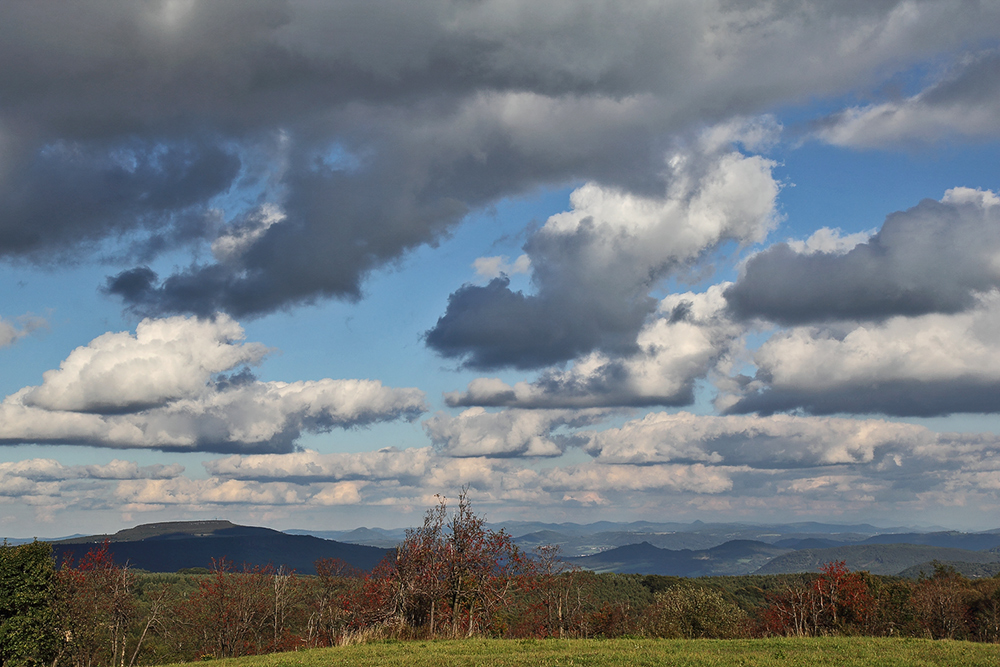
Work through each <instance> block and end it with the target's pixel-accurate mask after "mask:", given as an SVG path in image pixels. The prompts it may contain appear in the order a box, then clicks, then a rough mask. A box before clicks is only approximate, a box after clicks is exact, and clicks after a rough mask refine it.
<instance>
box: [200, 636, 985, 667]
mask: <svg viewBox="0 0 1000 667" xmlns="http://www.w3.org/2000/svg"><path fill="white" fill-rule="evenodd" d="M200 664H204V663H200ZM212 664H213V665H215V666H216V667H340V666H344V667H347V666H352V667H353V666H356V665H357V666H367V665H371V666H373V667H374V666H376V665H378V666H379V667H383V666H386V667H393V666H396V665H398V666H399V667H404V666H406V667H431V666H437V665H470V666H471V665H477V666H478V665H482V666H483V667H515V666H516V667H521V666H523V667H533V666H535V665H560V666H570V665H572V666H574V667H585V666H593V667H603V666H605V665H606V666H608V667H612V666H614V667H619V666H625V667H632V666H635V667H638V666H645V665H650V666H652V665H658V666H663V665H669V666H671V667H675V666H676V667H722V666H729V665H734V666H736V665H739V666H742V667H772V666H775V667H777V666H778V665H780V666H782V667H812V666H814V665H829V666H830V667H904V666H906V667H910V666H920V667H929V666H931V665H935V666H937V665H941V666H945V665H947V666H954V667H980V666H982V667H997V666H998V665H1000V645H997V644H973V643H970V642H957V641H932V640H924V639H872V638H843V637H833V638H806V639H753V640H707V639H706V640H654V639H611V640H597V639H594V640H556V639H547V640H506V641H505V640H478V639H470V640H460V641H412V642H376V643H372V644H362V645H357V646H347V647H342V648H332V649H316V650H311V651H300V652H296V653H276V654H272V655H265V656H255V657H250V658H236V659H231V660H218V661H213V662H212Z"/></svg>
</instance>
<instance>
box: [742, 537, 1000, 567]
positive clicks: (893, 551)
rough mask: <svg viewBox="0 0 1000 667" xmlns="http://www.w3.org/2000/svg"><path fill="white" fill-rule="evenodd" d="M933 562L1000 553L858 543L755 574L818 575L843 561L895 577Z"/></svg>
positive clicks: (984, 559)
mask: <svg viewBox="0 0 1000 667" xmlns="http://www.w3.org/2000/svg"><path fill="white" fill-rule="evenodd" d="M933 560H939V561H959V562H967V563H990V562H997V561H1000V554H997V553H991V552H989V551H969V550H967V549H951V548H948V547H935V546H927V545H918V544H858V545H851V546H845V547H833V548H830V549H801V550H799V551H793V552H791V553H786V554H784V555H782V556H778V557H776V558H775V559H774V560H772V561H771V562H769V563H767V564H766V565H764V566H762V567H761V568H760V569H759V570H757V572H756V574H787V573H793V572H817V571H818V570H819V568H820V567H821V566H822V565H824V564H826V563H830V562H833V561H844V562H845V563H846V565H847V567H848V569H850V570H867V571H868V572H871V573H872V574H898V573H900V572H902V571H903V570H905V569H906V568H909V567H912V566H914V565H918V564H920V563H926V562H929V561H933Z"/></svg>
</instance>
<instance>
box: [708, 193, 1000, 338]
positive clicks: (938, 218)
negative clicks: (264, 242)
mask: <svg viewBox="0 0 1000 667" xmlns="http://www.w3.org/2000/svg"><path fill="white" fill-rule="evenodd" d="M998 252H1000V201H998V200H997V198H996V196H995V195H993V194H992V193H989V192H980V191H974V190H968V189H966V188H956V189H954V190H950V191H948V193H946V195H945V197H944V198H943V199H942V200H941V201H939V202H938V201H934V200H930V199H926V200H924V201H922V202H920V204H918V205H917V206H914V207H913V208H911V209H908V210H906V211H901V212H898V213H894V214H892V215H890V216H888V217H887V218H886V221H885V223H884V224H883V226H882V229H881V230H880V231H879V232H878V233H877V234H875V235H874V236H873V237H872V238H871V239H870V240H869V241H868V242H867V243H862V244H859V245H858V246H856V247H855V248H853V249H852V250H850V251H848V252H846V253H836V252H816V253H811V254H807V253H799V252H796V251H794V250H792V249H791V248H790V247H789V246H788V244H784V243H780V244H777V245H774V246H772V247H770V248H768V249H767V250H764V251H763V252H761V253H760V254H758V255H756V256H754V257H752V258H750V260H749V261H748V262H747V264H746V268H745V270H744V272H743V275H742V276H741V277H740V279H739V280H738V281H737V283H736V284H735V285H734V286H732V287H730V288H729V289H728V290H727V291H726V299H727V300H728V301H729V305H730V309H731V311H732V312H733V314H734V316H735V317H737V318H742V319H750V318H763V319H766V320H770V321H772V322H777V323H779V324H785V325H795V324H805V323H810V322H829V321H833V320H871V319H875V320H878V319H884V318H887V317H892V316H894V315H907V316H916V315H923V314H926V313H957V312H960V311H963V310H966V309H968V308H971V307H973V306H974V305H975V304H976V303H977V301H976V295H977V294H978V293H981V292H985V291H988V290H990V289H993V288H996V287H1000V271H998V270H997V266H996V256H997V253H998Z"/></svg>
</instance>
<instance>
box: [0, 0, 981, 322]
mask: <svg viewBox="0 0 1000 667" xmlns="http://www.w3.org/2000/svg"><path fill="white" fill-rule="evenodd" d="M904 7H906V8H907V9H906V11H907V21H906V22H905V23H902V24H901V23H900V22H899V21H898V20H897V17H896V16H895V14H894V13H895V12H898V11H903V9H902V8H904ZM997 11H998V10H996V9H995V8H993V7H992V6H990V5H982V6H977V5H971V4H968V3H964V2H959V1H958V0H955V2H944V3H938V4H936V5H933V6H923V5H920V6H918V7H915V8H914V7H912V6H910V5H906V4H905V3H902V2H880V3H835V4H832V5H831V4H830V3H816V2H812V1H811V0H797V1H790V2H783V3H777V4H774V5H770V6H767V7H757V8H754V9H752V10H748V9H746V8H743V7H741V6H739V5H729V4H723V5H710V4H692V3H689V2H686V1H680V0H677V1H669V2H664V3H658V4H655V5H633V4H630V3H619V2H611V1H610V0H608V1H607V2H598V3H588V4H586V5H579V4H576V3H556V4H549V3H545V4H538V5H532V6H528V5H518V6H512V5H510V4H508V3H504V2H499V1H484V2H475V3H469V2H464V1H463V2H458V1H455V2H451V1H449V0H423V1H415V2H410V3H405V4H396V5H393V7H392V10H391V11H387V10H386V8H385V7H384V6H380V5H376V4H372V3H367V2H360V1H349V2H337V3H312V2H297V1H288V2H285V1H280V0H272V1H267V0H264V1H261V2H254V3H247V2H240V1H236V0H213V1H211V2H206V1H199V0H192V1H191V2H179V1H174V0H163V1H150V2H143V3H134V2H126V1H124V0H116V1H103V2H91V3H88V4H87V5H86V7H84V6H61V7H60V8H59V10H58V11H54V10H53V9H52V8H51V7H50V6H47V5H44V4H40V3H27V2H23V3H6V4H5V5H4V6H3V8H2V9H0V62H3V63H4V67H3V68H2V71H0V256H3V257H27V258H29V259H31V260H32V261H37V262H51V261H53V260H54V259H56V258H58V257H64V256H65V255H66V251H67V249H69V248H71V247H75V252H76V253H77V256H78V257H79V258H80V259H86V256H83V257H80V254H81V250H82V249H81V248H80V246H79V244H81V243H82V242H88V243H89V244H90V245H91V247H92V248H93V249H97V248H99V247H101V252H102V256H104V257H107V256H109V254H108V248H107V247H106V246H108V245H109V244H110V245H115V244H120V243H124V244H125V248H124V252H121V250H122V248H117V249H116V250H117V251H118V252H113V253H110V256H115V257H119V258H121V257H122V256H126V257H133V258H136V259H135V261H138V262H149V261H152V260H153V259H154V258H155V257H156V255H157V253H160V252H163V251H165V250H169V249H172V248H176V247H179V246H182V245H184V244H187V243H199V242H203V243H204V244H209V243H212V242H213V237H214V236H215V235H219V234H221V235H222V236H225V235H226V234H227V233H229V232H227V231H226V230H220V226H221V225H222V224H223V223H224V222H225V221H226V220H228V221H229V223H228V224H229V225H230V226H234V227H240V225H242V221H243V220H244V219H245V218H246V215H245V214H246V213H247V211H248V210H251V209H253V208H254V207H256V206H259V205H260V204H261V203H264V202H271V203H274V204H276V205H279V206H280V207H281V208H282V209H283V210H284V213H285V217H284V218H283V219H282V220H280V221H279V222H275V223H274V224H272V225H270V226H269V227H268V228H267V229H266V230H264V231H263V232H262V233H260V234H259V235H255V236H253V237H252V238H249V240H248V241H247V243H246V244H245V245H244V246H242V247H241V249H240V252H239V253H236V254H230V255H228V256H227V257H226V258H225V259H222V258H219V257H218V256H217V257H216V259H215V260H206V259H204V255H202V256H201V257H202V259H201V260H199V262H197V263H195V264H194V265H193V266H192V267H191V268H189V269H184V270H181V271H180V272H178V273H177V274H176V275H172V276H158V277H155V278H154V277H152V276H150V275H149V274H145V275H142V274H141V273H135V272H132V273H125V274H123V275H121V276H118V277H117V278H114V279H112V282H111V283H110V284H109V288H110V291H112V292H113V293H115V294H117V295H118V296H120V297H122V298H123V300H124V301H125V302H126V304H128V305H129V306H131V307H133V308H134V309H135V310H137V311H141V312H158V313H159V312H178V311H193V312H200V313H204V312H208V311H209V310H213V309H217V308H221V309H225V310H228V311H229V312H231V313H234V314H237V313H238V314H243V315H249V314H255V313H264V312H269V311H272V310H274V309H278V308H282V307H287V306H289V305H294V304H297V303H307V302H310V301H313V300H316V299H321V298H328V297H338V298H347V299H355V298H358V296H359V294H360V287H359V285H360V283H361V281H363V279H364V277H365V275H366V274H367V273H368V272H369V271H371V270H372V269H374V268H377V267H379V266H382V265H384V264H385V263H386V262H389V261H392V260H394V259H396V258H398V257H399V256H400V255H401V254H403V253H405V252H407V251H408V250H410V249H412V248H414V247H416V246H419V245H421V244H425V243H434V242H435V241H436V240H437V239H439V238H441V235H442V234H444V233H446V232H447V231H448V230H449V229H450V228H452V227H453V226H454V225H455V224H456V223H457V222H458V221H459V220H461V219H462V218H463V216H464V215H465V212H466V211H468V210H471V209H474V208H477V207H481V206H483V205H485V204H488V203H490V202H493V201H496V200H498V199H501V198H503V197H508V196H516V195H517V194H519V193H522V192H525V191H528V190H531V189H533V188H536V187H538V186H539V185H543V184H555V183H558V184H562V183H566V182H578V181H581V180H594V181H596V182H600V183H602V184H604V185H606V186H614V187H621V188H624V189H626V190H629V191H632V192H642V193H646V194H648V193H650V192H652V191H655V190H657V189H658V188H660V187H662V183H661V181H660V179H659V178H658V176H657V174H658V173H659V172H660V171H661V170H662V161H661V160H662V155H663V150H664V147H665V145H666V144H665V138H666V137H668V136H669V135H670V134H671V133H673V132H676V131H683V130H685V129H687V128H690V127H691V126H692V125H697V124H700V123H703V122H714V121H717V120H722V119H726V118H729V117H731V116H733V115H735V114H752V113H757V112H759V111H761V110H766V109H769V108H772V107H773V106H774V105H775V104H776V103H787V102H792V101H795V100H798V99H805V98H807V97H809V96H815V95H824V94H829V93H838V92H842V91H843V90H845V89H847V88H848V87H853V86H855V85H857V83H858V82H859V81H861V82H865V81H870V82H875V81H877V80H878V78H879V77H880V76H882V75H883V74H884V72H885V71H886V68H887V67H888V68H889V69H892V68H893V67H905V66H906V65H907V64H908V63H912V62H914V61H915V60H919V59H921V58H925V57H927V56H931V55H937V54H940V53H942V52H947V51H949V50H950V49H953V48H954V47H955V45H956V44H965V43H967V41H968V40H976V39H979V38H982V37H989V36H991V35H993V33H994V30H993V29H992V27H991V26H994V25H996V23H997V18H998V17H997V16H996V14H997ZM900 25H904V26H905V27H904V28H902V29H900V28H899V26H900ZM858 34H864V35H867V36H869V37H870V39H868V40H867V41H861V42H858V43H857V44H858V46H857V47H856V48H854V49H852V50H851V51H850V52H849V53H847V54H846V55H845V53H844V52H843V48H842V46H843V44H844V43H845V40H847V41H856V40H854V38H855V37H856V36H857V35H858ZM803 54H808V55H809V57H808V58H805V57H803ZM247 193H254V194H256V195H260V197H261V198H262V199H254V198H253V197H249V199H253V201H252V203H250V204H238V203H236V202H237V201H242V202H246V201H247V200H248V197H246V196H244V195H247ZM237 195H240V196H237ZM241 206H242V207H244V209H243V210H233V207H236V209H240V207H241ZM218 207H222V208H225V209H226V210H225V215H224V216H223V217H222V218H219V217H217V216H215V215H214V214H213V212H212V211H213V209H215V208H218ZM230 231H231V230H230ZM102 246H103V247H102ZM122 268H127V269H134V268H135V267H122ZM136 278H142V280H138V281H137V280H136Z"/></svg>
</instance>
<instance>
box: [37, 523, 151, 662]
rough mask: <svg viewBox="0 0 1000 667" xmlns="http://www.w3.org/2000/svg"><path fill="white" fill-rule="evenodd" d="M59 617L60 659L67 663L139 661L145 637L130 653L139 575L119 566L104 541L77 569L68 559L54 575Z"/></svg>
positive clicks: (135, 618)
mask: <svg viewBox="0 0 1000 667" xmlns="http://www.w3.org/2000/svg"><path fill="white" fill-rule="evenodd" d="M56 583H57V598H56V609H57V617H58V618H59V620H60V628H59V629H60V634H61V636H62V642H61V646H60V651H59V657H58V658H57V660H58V661H59V662H61V663H63V664H65V663H69V664H73V665H93V664H110V665H124V664H125V658H126V656H127V655H131V656H132V660H131V661H130V662H129V664H130V665H131V664H132V662H134V661H135V658H136V657H137V655H138V652H139V649H140V648H141V644H142V640H143V639H145V634H143V635H142V636H141V637H140V639H139V640H138V642H137V643H136V645H135V646H134V648H133V650H132V651H129V650H128V648H129V647H128V643H129V632H130V630H131V629H132V626H133V625H134V624H135V622H136V621H137V619H138V614H137V610H136V603H135V573H134V572H133V571H132V570H131V569H130V568H129V567H128V565H127V564H126V565H118V564H117V563H115V561H114V557H113V555H112V554H111V550H110V544H109V542H108V541H105V542H104V543H103V544H102V545H101V546H100V547H97V548H94V549H91V550H90V551H88V552H87V553H86V555H85V556H84V557H83V558H82V559H81V560H80V563H79V565H76V566H74V565H73V562H72V559H67V561H65V562H64V563H63V566H62V568H61V569H60V570H59V571H58V572H57V574H56Z"/></svg>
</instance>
